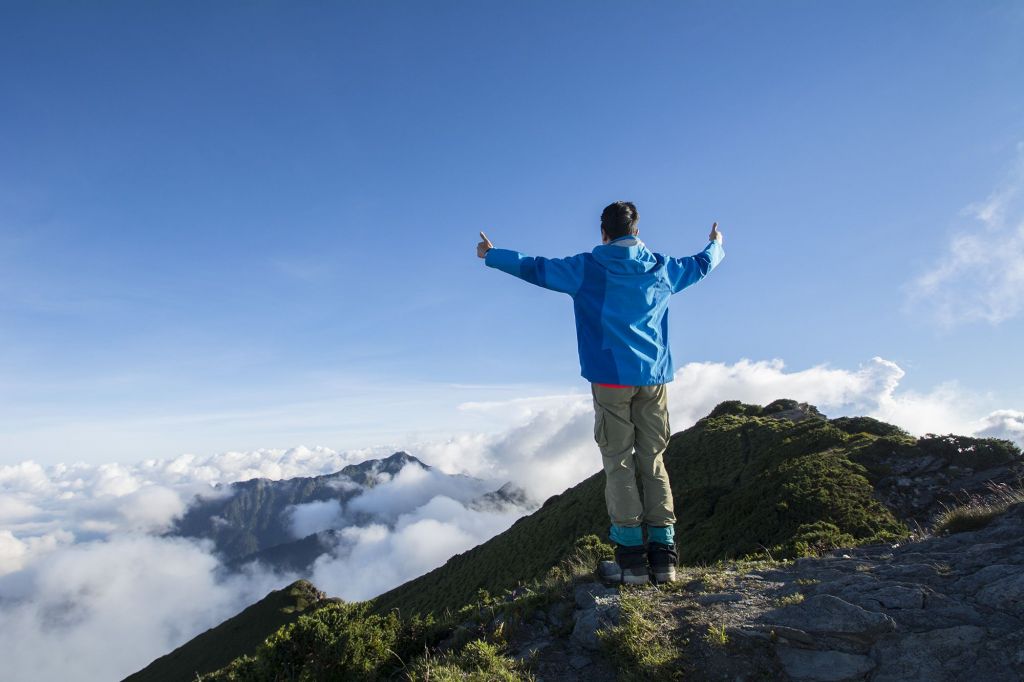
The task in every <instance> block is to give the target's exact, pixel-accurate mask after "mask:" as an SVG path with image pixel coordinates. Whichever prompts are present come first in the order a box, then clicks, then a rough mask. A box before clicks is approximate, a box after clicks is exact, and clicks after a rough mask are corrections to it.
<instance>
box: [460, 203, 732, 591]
mask: <svg viewBox="0 0 1024 682" xmlns="http://www.w3.org/2000/svg"><path fill="white" fill-rule="evenodd" d="M638 221H639V215H638V214H637V210H636V206H634V205H633V204H632V203H630V202H628V201H617V202H615V203H614V204H611V205H609V206H607V207H606V208H605V209H604V211H603V212H602V213H601V241H602V244H601V245H599V246H596V247H594V250H593V251H591V252H590V253H581V254H577V255H575V256H570V257H569V258H533V257H530V256H524V255H523V254H521V253H517V252H515V251H510V250H508V249H496V248H494V245H493V244H491V242H490V240H489V239H488V238H487V236H486V235H485V234H484V233H483V232H481V233H480V238H481V240H482V241H481V242H480V243H479V244H478V245H477V249H476V252H477V256H479V257H480V258H484V259H485V263H486V264H487V265H488V266H489V267H492V268H497V269H498V270H502V271H504V272H507V273H509V274H510V275H515V276H516V277H519V278H520V279H524V280H526V281H527V282H529V283H531V284H536V285H538V286H541V287H544V288H546V289H553V290H554V291H560V292H562V293H566V294H569V295H570V296H572V299H573V304H574V308H575V312H576V340H577V344H578V345H579V353H580V370H581V372H580V373H581V374H582V375H583V378H584V379H587V380H588V381H590V382H591V392H592V394H593V397H594V412H595V424H594V439H595V440H596V441H597V444H598V447H599V448H600V449H601V455H602V459H603V460H604V472H605V501H606V502H607V504H608V515H609V516H610V517H611V529H610V533H609V534H610V536H611V540H612V542H613V543H615V564H614V565H612V566H603V567H602V577H604V578H606V579H609V580H611V581H614V582H626V583H631V584H641V583H646V582H647V581H648V580H649V578H650V576H652V575H653V577H654V580H656V581H657V582H669V581H672V580H675V567H676V561H677V555H676V549H675V522H676V517H675V510H674V505H673V502H672V489H671V487H670V486H669V480H668V472H667V471H666V470H665V465H664V462H663V461H662V456H663V454H664V452H665V447H666V446H667V445H668V438H669V435H670V431H669V424H668V406H667V403H666V392H665V384H666V383H667V382H669V381H672V374H673V372H674V368H673V366H672V353H671V351H670V349H669V341H668V302H669V297H670V296H671V295H672V294H674V293H676V292H679V291H682V290H683V289H685V288H686V287H688V286H690V285H691V284H695V283H697V282H699V281H700V280H701V279H703V278H704V277H705V276H707V274H708V273H709V272H711V270H713V269H714V268H715V266H716V265H718V263H720V262H721V260H722V258H724V257H725V251H724V250H723V249H722V234H721V233H720V232H719V231H718V223H715V224H714V225H712V227H711V235H710V237H709V239H710V242H709V243H708V245H707V246H706V247H705V248H704V250H703V251H701V252H700V253H698V254H697V255H695V256H688V257H686V258H672V257H669V256H663V255H661V254H659V253H652V252H651V251H649V250H648V249H647V246H646V245H645V244H644V243H643V242H642V241H640V239H639V237H638V236H637V235H638V234H639V231H638V230H637V222H638ZM637 469H639V472H640V480H641V482H642V483H643V500H642V501H641V499H640V493H639V491H638V490H637V485H636V472H637ZM644 525H646V526H647V545H646V547H645V546H644V537H643V526H644Z"/></svg>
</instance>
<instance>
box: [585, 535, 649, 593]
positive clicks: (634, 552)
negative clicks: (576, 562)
mask: <svg viewBox="0 0 1024 682" xmlns="http://www.w3.org/2000/svg"><path fill="white" fill-rule="evenodd" d="M597 574H598V576H599V577H600V578H601V580H603V581H604V582H606V583H610V584H615V585H618V584H620V583H623V584H626V585H643V584H645V583H647V582H648V581H649V580H650V572H649V571H648V569H647V554H646V552H645V551H644V546H643V545H638V546H636V547H627V546H625V545H616V546H615V561H602V562H601V564H600V565H599V566H598V567H597Z"/></svg>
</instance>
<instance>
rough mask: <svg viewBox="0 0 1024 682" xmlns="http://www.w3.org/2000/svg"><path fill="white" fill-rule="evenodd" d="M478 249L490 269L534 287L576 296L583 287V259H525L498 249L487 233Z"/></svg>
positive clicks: (507, 250) (482, 235)
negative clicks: (504, 273) (534, 285)
mask: <svg viewBox="0 0 1024 682" xmlns="http://www.w3.org/2000/svg"><path fill="white" fill-rule="evenodd" d="M480 239H481V240H482V241H481V242H480V243H479V244H477V246H476V255H477V256H479V257H480V258H483V259H484V263H486V264H487V266H488V267H492V268H496V269H498V270H501V271H502V272H507V273H508V274H510V275H515V276H516V277H518V278H519V279H522V280H525V281H527V282H529V283H530V284H536V285H537V286H539V287H544V288H545V289H551V290H553V291H561V292H562V293H565V294H569V295H570V296H572V295H574V294H575V293H576V292H577V291H579V288H580V285H581V284H582V283H583V258H582V255H579V256H570V257H569V258H540V257H532V256H525V255H523V254H521V253H519V252H517V251H512V250H510V249H496V248H494V244H492V243H491V240H490V239H488V238H487V235H485V234H484V233H483V232H481V233H480Z"/></svg>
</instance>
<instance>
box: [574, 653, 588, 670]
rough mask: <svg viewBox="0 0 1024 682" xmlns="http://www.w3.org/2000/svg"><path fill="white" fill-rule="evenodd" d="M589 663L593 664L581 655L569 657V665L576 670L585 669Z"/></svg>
mask: <svg viewBox="0 0 1024 682" xmlns="http://www.w3.org/2000/svg"><path fill="white" fill-rule="evenodd" d="M591 663H593V661H592V660H591V659H590V657H589V656H584V655H583V654H573V655H572V656H570V657H569V665H571V666H572V667H573V668H575V669H576V670H581V669H583V668H586V667H587V666H588V665H590V664H591Z"/></svg>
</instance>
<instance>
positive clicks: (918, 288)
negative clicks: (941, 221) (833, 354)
mask: <svg viewBox="0 0 1024 682" xmlns="http://www.w3.org/2000/svg"><path fill="white" fill-rule="evenodd" d="M1022 199H1024V144H1022V145H1020V146H1019V149H1018V158H1017V160H1016V163H1015V165H1014V167H1013V169H1012V170H1011V172H1010V173H1009V175H1008V177H1007V179H1006V180H1005V181H1004V182H1003V184H1002V185H1001V186H1000V187H998V188H997V189H996V190H995V191H994V192H992V194H991V195H989V197H988V198H987V199H985V200H984V201H982V202H980V203H977V204H972V205H971V206H968V207H967V209H966V210H965V211H964V213H965V215H966V216H967V217H968V218H969V219H971V220H972V224H971V225H970V226H967V227H964V228H962V229H960V230H958V231H957V232H956V233H954V234H953V236H952V237H951V238H950V242H949V248H948V249H947V251H946V253H945V254H944V255H943V256H942V259H941V260H940V261H938V262H937V263H935V264H934V265H933V266H932V267H931V269H930V270H928V271H927V272H925V273H922V274H921V275H919V276H918V277H917V278H916V279H915V280H914V281H913V282H911V284H910V286H909V288H908V293H909V302H910V303H911V304H912V305H923V306H925V307H928V308H930V309H931V310H932V312H933V313H934V314H935V316H936V318H937V319H938V321H939V322H940V323H941V324H943V325H945V326H952V325H956V324H960V323H964V322H971V321H978V320H981V321H985V322H988V323H990V324H999V323H1000V322H1004V321H1006V320H1008V319H1010V318H1013V317H1016V316H1017V315H1019V314H1020V313H1021V312H1022V311H1024V205H1022Z"/></svg>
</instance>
